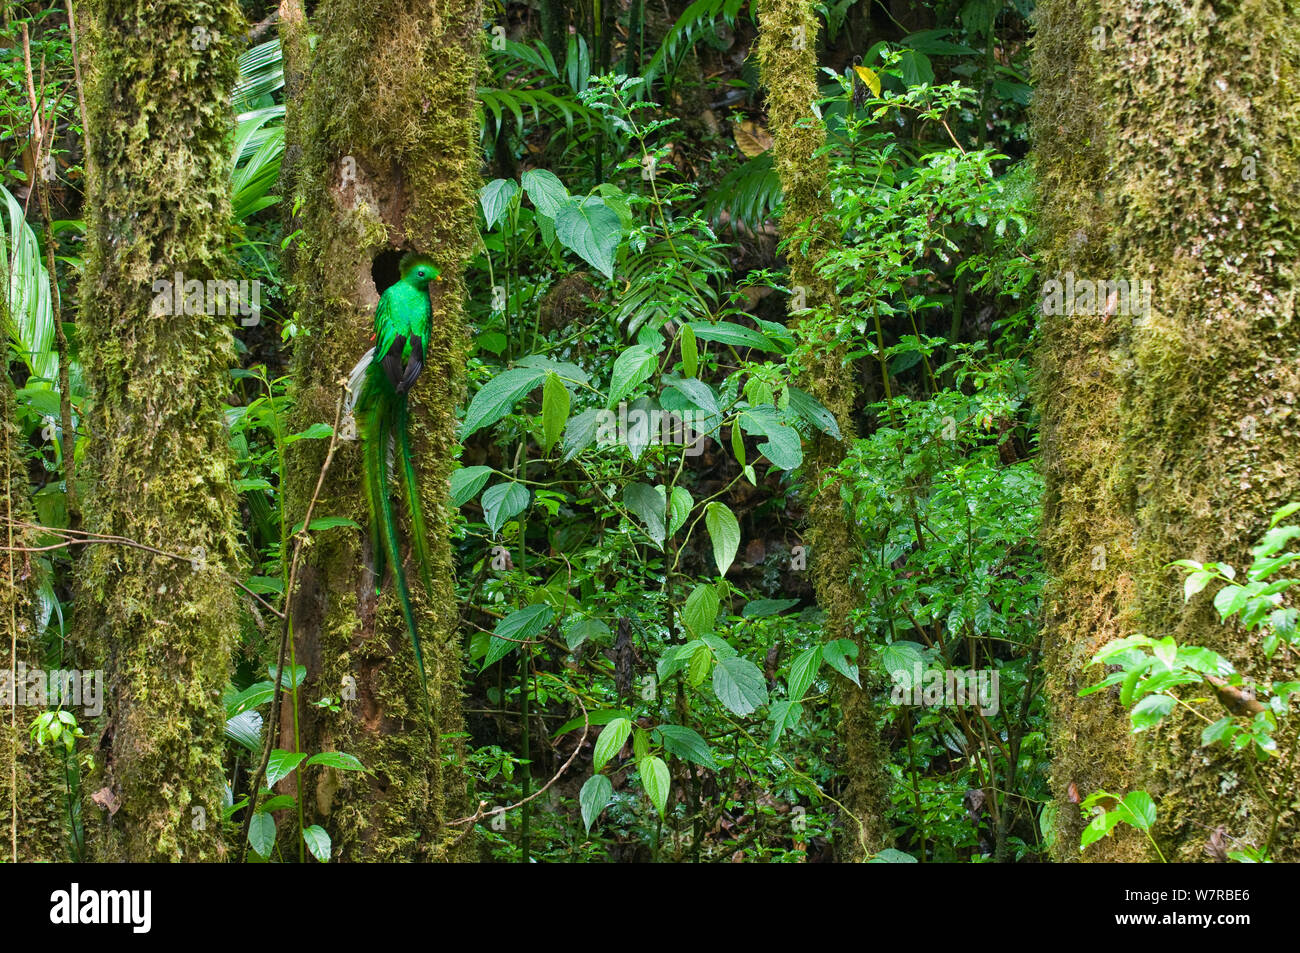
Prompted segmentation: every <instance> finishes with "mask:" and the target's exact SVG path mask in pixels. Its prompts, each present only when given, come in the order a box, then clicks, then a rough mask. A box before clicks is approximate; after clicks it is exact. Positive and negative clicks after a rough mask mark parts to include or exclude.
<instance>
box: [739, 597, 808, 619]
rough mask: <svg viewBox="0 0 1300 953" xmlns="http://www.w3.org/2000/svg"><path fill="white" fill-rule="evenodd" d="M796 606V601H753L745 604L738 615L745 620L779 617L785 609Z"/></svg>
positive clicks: (797, 602)
mask: <svg viewBox="0 0 1300 953" xmlns="http://www.w3.org/2000/svg"><path fill="white" fill-rule="evenodd" d="M798 604H799V600H798V599H754V600H752V601H750V602H747V603H745V608H743V609H741V610H740V614H741V616H743V617H744V618H746V619H764V618H767V617H768V616H773V615H780V614H781V613H782V612H784V611H785V610H786V609H792V608H794V607H795V606H797V605H798Z"/></svg>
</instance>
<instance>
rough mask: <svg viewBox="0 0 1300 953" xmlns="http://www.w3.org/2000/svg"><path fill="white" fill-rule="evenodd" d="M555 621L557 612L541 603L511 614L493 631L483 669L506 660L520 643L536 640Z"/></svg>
mask: <svg viewBox="0 0 1300 953" xmlns="http://www.w3.org/2000/svg"><path fill="white" fill-rule="evenodd" d="M554 619H555V610H554V609H552V608H551V607H550V606H548V605H546V604H545V603H541V602H538V603H534V604H533V605H531V606H524V607H523V608H522V609H516V610H515V611H514V612H512V613H510V614H509V615H508V616H506V617H505V618H504V619H502V620H501V621H499V622H498V623H497V624H496V625H495V626H494V627H493V629H492V639H491V642H490V643H489V646H488V652H487V655H485V656H484V657H483V668H487V667H488V666H489V665H491V664H493V663H494V662H499V661H500V660H501V659H503V658H505V657H506V656H507V655H509V654H510V653H511V652H512V651H514V650H515V649H517V648H518V647H519V643H520V642H526V641H529V640H530V639H535V638H536V637H537V636H538V635H540V634H541V632H542V631H543V630H544V629H545V628H546V627H547V626H548V625H550V624H551V622H552V621H553V620H554ZM481 670H482V669H480V671H481Z"/></svg>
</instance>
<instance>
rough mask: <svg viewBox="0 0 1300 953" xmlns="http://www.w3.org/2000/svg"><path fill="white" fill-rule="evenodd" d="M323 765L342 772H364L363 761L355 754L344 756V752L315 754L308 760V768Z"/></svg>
mask: <svg viewBox="0 0 1300 953" xmlns="http://www.w3.org/2000/svg"><path fill="white" fill-rule="evenodd" d="M313 764H321V765H324V766H325V767H327V768H338V769H339V770H340V771H364V770H366V769H365V768H364V767H362V766H361V761H360V759H359V758H357V756H356V755H353V754H344V753H343V752H342V751H322V752H321V753H320V754H314V755H312V756H311V757H310V758H308V759H307V766H311V765H313Z"/></svg>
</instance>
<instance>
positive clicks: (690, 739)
mask: <svg viewBox="0 0 1300 953" xmlns="http://www.w3.org/2000/svg"><path fill="white" fill-rule="evenodd" d="M655 730H656V731H658V732H659V735H660V736H661V737H662V738H663V744H664V750H665V751H667V752H668V753H669V754H671V755H676V756H677V757H679V758H681V759H682V760H683V761H693V762H694V763H695V764H698V765H701V766H702V767H705V768H708V769H709V770H710V771H717V770H718V765H717V762H716V761H714V760H713V751H712V750H710V748H709V743H708V742H707V741H705V740H704V739H703V738H702V737H700V734H699V732H697V731H695V730H694V729H691V728H687V727H686V726H684V725H660V726H659V727H658V728H656V729H655Z"/></svg>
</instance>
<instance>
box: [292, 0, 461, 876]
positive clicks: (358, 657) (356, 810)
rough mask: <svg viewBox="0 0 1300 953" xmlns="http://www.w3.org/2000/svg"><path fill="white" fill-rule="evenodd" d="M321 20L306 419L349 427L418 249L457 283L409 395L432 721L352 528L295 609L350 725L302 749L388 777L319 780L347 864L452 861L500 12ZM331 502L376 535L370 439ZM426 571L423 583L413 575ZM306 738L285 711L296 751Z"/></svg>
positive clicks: (326, 494) (299, 642)
mask: <svg viewBox="0 0 1300 953" xmlns="http://www.w3.org/2000/svg"><path fill="white" fill-rule="evenodd" d="M319 16H320V18H321V22H320V24H319V33H320V36H321V39H320V42H319V44H318V46H317V48H316V50H315V52H314V53H313V54H312V56H311V60H310V62H309V64H308V66H307V70H306V75H305V77H304V84H303V92H302V97H301V100H299V101H294V102H292V103H291V104H290V129H291V130H293V131H295V132H296V134H297V136H298V140H297V142H296V143H295V145H297V146H299V147H300V151H299V152H298V153H297V154H296V159H295V163H296V176H297V196H298V200H299V202H300V203H301V204H300V208H301V220H300V221H298V222H296V223H295V225H296V227H299V228H301V229H302V233H303V238H302V245H301V247H300V248H299V249H298V250H297V252H296V255H295V259H296V262H297V264H296V281H297V287H298V299H297V300H298V304H297V307H298V313H297V320H298V322H299V324H300V326H301V328H302V329H303V331H304V332H305V333H306V336H305V337H300V338H299V339H298V343H297V345H296V348H295V356H294V372H293V373H294V384H295V393H296V414H297V418H298V422H299V423H300V424H302V425H306V424H310V423H314V422H317V421H330V420H333V419H334V408H335V406H336V401H337V400H338V396H339V393H340V389H339V381H340V378H341V377H346V375H347V373H348V371H349V370H350V369H351V368H352V366H353V364H354V363H355V362H356V361H357V359H358V358H359V357H360V356H361V354H362V353H363V352H364V351H365V350H366V349H367V347H369V345H370V343H371V342H370V335H371V331H372V328H373V314H374V308H375V305H376V303H377V302H378V296H379V293H380V292H381V291H382V290H383V288H384V287H386V286H387V285H388V284H391V283H392V282H393V281H394V280H396V278H397V259H398V257H399V254H400V251H401V250H403V249H416V250H419V251H421V252H424V253H427V254H429V255H431V256H432V257H433V258H434V260H435V261H436V262H437V264H438V267H439V269H440V271H441V272H442V278H443V280H442V281H440V282H436V283H435V284H434V285H433V286H431V289H430V291H431V296H432V302H433V322H434V333H433V341H432V342H431V345H430V347H429V349H428V351H427V353H426V355H425V361H426V363H425V368H424V372H423V374H422V375H421V376H420V379H419V381H418V382H417V383H416V385H415V387H414V388H413V390H412V391H411V406H412V410H411V427H412V438H413V443H414V452H415V457H416V466H417V470H418V471H419V480H420V484H421V489H422V494H421V495H422V498H423V506H424V511H425V517H426V522H427V527H428V538H429V541H430V544H431V549H432V558H433V562H434V566H433V578H434V585H435V587H436V589H437V590H438V591H437V592H436V594H435V597H434V598H432V599H430V598H428V597H426V596H425V594H424V592H423V587H422V586H420V585H419V584H418V581H417V582H416V584H415V585H414V586H413V587H412V596H413V598H414V599H415V603H416V615H417V620H418V622H419V625H420V632H421V636H422V643H423V649H424V659H425V665H426V668H427V670H428V679H429V693H430V696H431V699H432V703H433V720H434V722H435V723H434V725H433V726H432V727H431V726H430V725H429V724H428V723H427V722H426V720H425V703H424V697H423V694H422V692H421V689H420V682H419V675H418V673H417V670H416V664H415V658H414V654H413V652H412V651H411V646H410V641H409V638H408V636H407V632H406V628H405V625H404V624H403V622H402V618H401V614H400V611H399V609H398V606H397V600H396V598H395V597H394V594H393V592H392V589H393V586H392V584H391V581H390V582H388V583H386V585H385V591H384V594H383V596H382V597H381V598H380V599H379V600H378V602H377V603H376V599H375V595H374V583H373V579H372V573H371V567H372V565H373V560H372V554H371V553H370V552H369V546H368V544H364V543H363V538H368V534H367V533H366V532H364V531H361V532H358V531H355V530H354V531H339V530H334V531H331V532H329V533H327V534H322V535H320V536H318V537H317V538H316V540H315V541H314V543H313V545H312V547H311V548H310V550H309V552H308V559H307V561H306V565H305V567H304V571H303V573H302V580H301V585H300V587H299V589H298V591H297V593H296V594H295V598H294V599H293V603H292V605H293V612H294V632H295V641H296V648H297V656H298V661H299V663H300V664H304V665H306V666H307V673H308V674H307V682H306V686H305V688H304V691H305V693H306V694H305V695H304V697H305V698H318V697H320V696H321V695H325V694H329V695H335V696H338V695H340V694H341V695H342V698H343V701H342V706H341V710H340V711H339V712H337V713H331V712H328V711H325V710H323V709H319V708H308V709H307V710H305V711H302V712H300V713H299V717H300V719H301V720H302V724H301V729H302V738H303V750H304V751H319V750H339V751H346V752H348V753H350V754H354V755H356V756H357V757H359V758H360V759H361V761H362V763H363V764H364V765H365V766H366V768H367V769H369V771H370V772H371V773H370V774H368V775H364V776H363V775H357V774H347V775H343V774H340V773H338V772H335V771H333V770H330V769H318V768H313V769H308V774H307V776H306V777H305V778H304V781H305V782H306V783H307V784H308V785H310V786H311V790H310V792H309V793H308V794H306V796H305V799H306V802H307V803H306V805H305V806H306V808H307V809H308V813H309V815H310V816H311V817H313V818H314V819H315V820H316V821H317V822H318V823H320V824H322V825H323V826H324V827H325V828H326V829H327V830H328V831H329V833H330V835H331V837H332V840H333V843H334V845H335V851H336V853H337V855H338V856H340V857H341V858H342V859H345V860H438V859H451V858H455V857H459V856H463V853H464V851H465V849H466V846H465V845H467V844H468V843H469V842H468V841H467V840H466V841H461V840H459V835H460V833H461V832H462V831H463V830H464V827H449V826H448V825H447V823H446V822H447V821H448V820H449V819H452V818H455V817H458V816H461V815H464V814H468V813H469V810H468V806H467V804H466V789H465V783H464V776H463V774H462V772H461V769H460V768H459V767H458V762H457V758H456V757H455V756H458V755H459V753H460V744H459V742H453V741H446V740H443V739H442V738H441V737H440V736H443V735H447V734H451V733H456V732H459V731H461V730H462V715H461V702H460V660H461V646H460V641H459V616H458V612H457V604H456V594H455V587H454V582H453V576H452V560H451V543H450V535H451V522H452V519H453V516H454V513H453V511H452V510H451V507H450V501H449V488H448V482H447V481H448V475H449V471H450V466H451V462H452V452H453V450H454V448H455V445H456V418H455V408H456V405H457V403H458V402H459V399H460V396H461V391H462V389H463V374H464V367H465V345H466V341H467V335H466V330H465V324H464V317H463V314H462V308H463V301H464V294H465V286H464V283H463V281H462V272H463V270H464V267H465V263H466V261H467V260H468V258H469V256H470V254H471V251H472V248H473V245H474V235H475V214H476V213H475V203H476V187H477V184H478V182H477V179H478V164H479V156H478V129H479V126H478V111H477V105H476V94H475V90H476V87H477V79H478V76H479V72H480V68H481V56H482V54H481V44H482V37H481V35H480V33H481V30H482V9H481V4H480V3H478V2H476V0H469V2H462V3H456V4H452V5H450V6H448V5H445V4H439V5H436V6H433V7H431V6H429V5H428V4H425V3H420V2H416V0H382V2H379V3H375V2H373V0H330V2H327V3H324V4H322V6H321V8H320V10H319ZM313 444H314V446H313ZM319 444H320V442H319V441H303V442H301V443H299V444H297V448H301V449H300V450H299V452H297V453H295V454H293V455H291V459H290V464H291V467H290V478H289V480H290V485H289V488H288V494H289V495H288V501H289V506H290V507H291V510H292V512H293V513H294V514H295V515H294V517H293V519H294V520H299V519H301V518H302V513H303V511H304V510H305V508H306V505H307V502H308V500H309V499H310V496H311V493H312V491H313V489H314V487H315V484H316V480H317V476H318V474H319V470H320V466H321V462H322V455H323V452H324V448H323V447H322V446H320V445H319ZM317 506H318V509H317V512H318V513H320V514H322V515H324V514H329V515H337V516H347V517H351V518H353V519H355V520H356V521H357V522H358V523H360V524H362V525H363V526H364V525H365V524H366V521H367V514H366V505H365V500H364V494H363V491H362V484H361V452H360V444H359V443H349V444H345V445H344V446H343V448H342V449H341V450H340V452H339V453H338V455H337V456H336V458H335V462H334V465H333V468H332V469H331V471H330V474H329V477H328V479H327V480H326V482H325V485H324V487H323V489H322V493H321V497H320V501H319V503H318V504H317ZM398 509H399V511H400V510H401V507H400V506H399V507H398ZM402 535H403V538H404V539H405V538H409V536H407V534H406V527H405V526H403V527H402ZM408 578H410V579H413V580H418V573H416V572H415V570H414V567H413V566H409V565H408ZM292 738H293V731H292V714H291V712H290V711H288V706H286V712H285V716H284V718H283V720H282V724H281V746H282V747H286V748H289V747H292ZM449 758H450V759H451V760H448V759H449Z"/></svg>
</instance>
